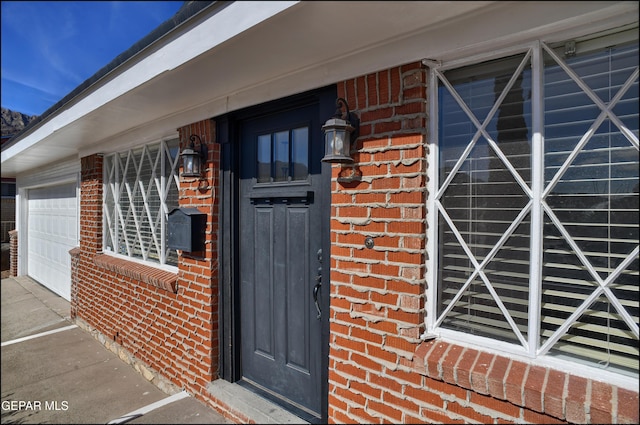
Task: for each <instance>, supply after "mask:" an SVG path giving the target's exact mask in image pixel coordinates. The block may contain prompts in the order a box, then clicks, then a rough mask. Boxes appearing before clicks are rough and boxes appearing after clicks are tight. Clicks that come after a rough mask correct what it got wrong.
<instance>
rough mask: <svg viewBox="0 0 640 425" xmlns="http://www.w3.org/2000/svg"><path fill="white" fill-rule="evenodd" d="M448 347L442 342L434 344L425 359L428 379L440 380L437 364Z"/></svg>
mask: <svg viewBox="0 0 640 425" xmlns="http://www.w3.org/2000/svg"><path fill="white" fill-rule="evenodd" d="M448 347H449V345H448V344H446V343H443V342H434V343H433V346H432V348H431V350H430V351H429V353H428V354H427V356H426V357H425V365H426V366H427V372H428V373H429V377H431V378H435V379H441V375H440V370H439V366H438V365H439V363H440V362H441V361H442V356H443V354H444V353H445V351H446V350H447V348H448Z"/></svg>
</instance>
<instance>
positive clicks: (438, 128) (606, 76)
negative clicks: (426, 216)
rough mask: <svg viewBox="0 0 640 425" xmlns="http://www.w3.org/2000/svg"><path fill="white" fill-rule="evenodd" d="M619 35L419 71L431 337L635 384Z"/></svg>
mask: <svg viewBox="0 0 640 425" xmlns="http://www.w3.org/2000/svg"><path fill="white" fill-rule="evenodd" d="M627 33H629V34H634V35H632V36H631V38H632V39H631V40H629V37H626V36H624V34H623V35H620V34H617V35H616V36H611V35H609V36H607V37H608V38H606V39H605V38H597V37H593V38H585V39H583V40H578V41H577V42H575V41H574V42H573V43H567V44H566V47H565V43H562V44H560V45H559V46H555V45H554V46H550V45H547V44H545V43H544V42H538V43H535V44H533V45H532V46H531V47H530V48H529V49H528V50H526V51H523V52H522V53H521V54H517V55H512V56H509V57H506V58H501V59H497V60H491V61H487V62H483V63H480V64H474V65H471V66H466V67H463V68H457V69H449V70H447V69H446V67H443V68H442V69H440V68H434V69H432V70H431V72H432V78H431V81H432V82H433V83H435V82H437V84H433V83H432V85H433V86H434V87H433V88H432V96H434V99H437V100H435V101H433V102H432V104H433V105H437V118H436V119H433V120H432V123H433V127H434V128H433V129H432V130H433V131H434V134H437V139H436V140H435V149H434V152H436V153H435V154H434V155H433V156H432V158H433V159H434V160H436V161H437V171H435V172H434V173H433V175H432V177H433V178H432V181H433V183H432V184H433V188H435V190H434V193H435V196H434V198H433V201H432V210H434V211H435V212H436V215H437V218H434V220H435V221H434V225H435V226H433V227H434V228H435V229H436V230H435V231H434V232H433V233H432V234H430V237H431V238H433V239H434V241H435V243H434V244H433V246H434V251H437V252H434V254H435V255H434V258H435V260H434V262H433V263H432V264H433V266H434V267H433V269H434V270H435V271H434V278H435V279H436V280H437V283H438V284H437V286H436V289H435V290H433V291H432V292H431V293H430V296H431V297H432V298H433V299H434V302H433V303H432V306H434V307H435V310H436V315H434V317H432V318H429V319H428V320H429V321H428V323H429V327H430V329H431V330H438V329H449V330H455V331H459V332H464V333H465V334H474V335H478V336H479V337H484V338H490V339H492V340H499V341H501V343H508V344H513V345H514V346H517V347H520V348H519V349H520V350H521V351H522V352H523V353H525V354H528V355H530V356H541V355H550V356H557V357H562V358H569V359H571V360H572V361H579V362H583V363H585V364H589V365H593V366H597V367H600V368H603V369H607V370H612V371H615V372H620V373H623V374H627V375H632V376H637V375H638V355H639V353H638V296H639V292H638V284H639V280H638V278H639V276H638V262H639V261H638V240H639V236H638V225H639V223H638V183H639V179H638V170H639V165H640V164H639V158H638V41H637V28H636V29H635V30H633V31H630V32H627ZM574 43H575V44H574ZM574 46H575V48H573V47H574Z"/></svg>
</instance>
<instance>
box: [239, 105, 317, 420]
mask: <svg viewBox="0 0 640 425" xmlns="http://www.w3.org/2000/svg"><path fill="white" fill-rule="evenodd" d="M318 116H319V113H318V105H317V104H312V105H308V106H305V107H301V108H297V109H295V110H288V111H286V112H282V113H276V114H272V115H268V116H263V117H260V118H256V119H251V120H245V121H243V122H242V125H241V137H240V138H241V149H240V154H241V162H240V175H241V178H240V184H239V189H240V193H239V198H240V205H239V207H240V208H239V211H240V214H239V232H240V249H239V251H240V259H239V261H240V264H239V266H240V267H239V274H240V326H241V331H240V335H241V337H240V339H241V350H240V351H241V375H242V380H243V381H244V382H245V383H248V384H249V386H253V387H254V388H258V389H259V390H261V391H262V392H263V393H267V394H269V395H270V396H271V398H273V399H275V401H277V402H280V403H281V404H283V405H285V406H288V407H290V406H293V407H294V408H295V409H298V410H299V411H303V412H305V413H307V414H308V415H311V416H312V417H315V418H320V417H321V411H322V395H321V394H322V391H323V388H324V387H323V382H324V381H326V373H327V372H326V370H325V367H324V365H326V362H323V361H322V356H323V352H326V351H325V350H324V349H323V346H324V345H326V344H327V341H326V340H323V332H322V328H323V322H324V321H326V320H327V317H324V318H323V317H318V314H317V310H316V307H315V304H314V297H313V293H314V291H313V289H314V286H315V285H316V282H317V281H316V276H317V275H318V269H319V268H320V267H321V263H320V260H319V258H318V255H317V252H318V251H319V250H320V249H321V248H322V238H323V231H324V230H323V225H322V209H321V199H322V197H321V196H319V194H320V190H321V181H322V180H321V174H322V173H321V168H322V167H321V162H320V159H321V157H322V140H318V139H320V138H321V130H320V123H319V119H318ZM325 299H327V298H326V297H325V298H322V297H321V298H320V299H319V306H322V304H323V303H324V301H323V300H325ZM327 309H328V307H327V308H326V309H325V311H327ZM325 339H326V337H325Z"/></svg>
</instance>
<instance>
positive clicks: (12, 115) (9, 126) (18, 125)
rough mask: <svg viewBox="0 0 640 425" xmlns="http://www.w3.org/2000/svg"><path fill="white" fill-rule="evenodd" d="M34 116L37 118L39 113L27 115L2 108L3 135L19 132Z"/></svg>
mask: <svg viewBox="0 0 640 425" xmlns="http://www.w3.org/2000/svg"><path fill="white" fill-rule="evenodd" d="M34 118H37V115H25V114H23V113H22V112H16V111H12V110H11V109H6V108H2V136H3V137H4V136H9V135H14V134H16V133H19V132H20V131H22V129H23V128H25V127H26V126H27V125H28V124H29V123H30V122H31V121H32V120H33V119H34Z"/></svg>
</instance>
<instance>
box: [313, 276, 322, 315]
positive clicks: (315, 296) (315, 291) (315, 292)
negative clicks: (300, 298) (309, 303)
mask: <svg viewBox="0 0 640 425" xmlns="http://www.w3.org/2000/svg"><path fill="white" fill-rule="evenodd" d="M319 277H320V276H317V277H316V279H317V280H318V283H316V285H315V286H314V287H313V303H314V304H315V305H316V310H317V311H318V315H317V316H316V319H318V320H320V318H321V317H322V310H320V304H318V291H320V288H321V287H322V282H320V279H318V278H319Z"/></svg>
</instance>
